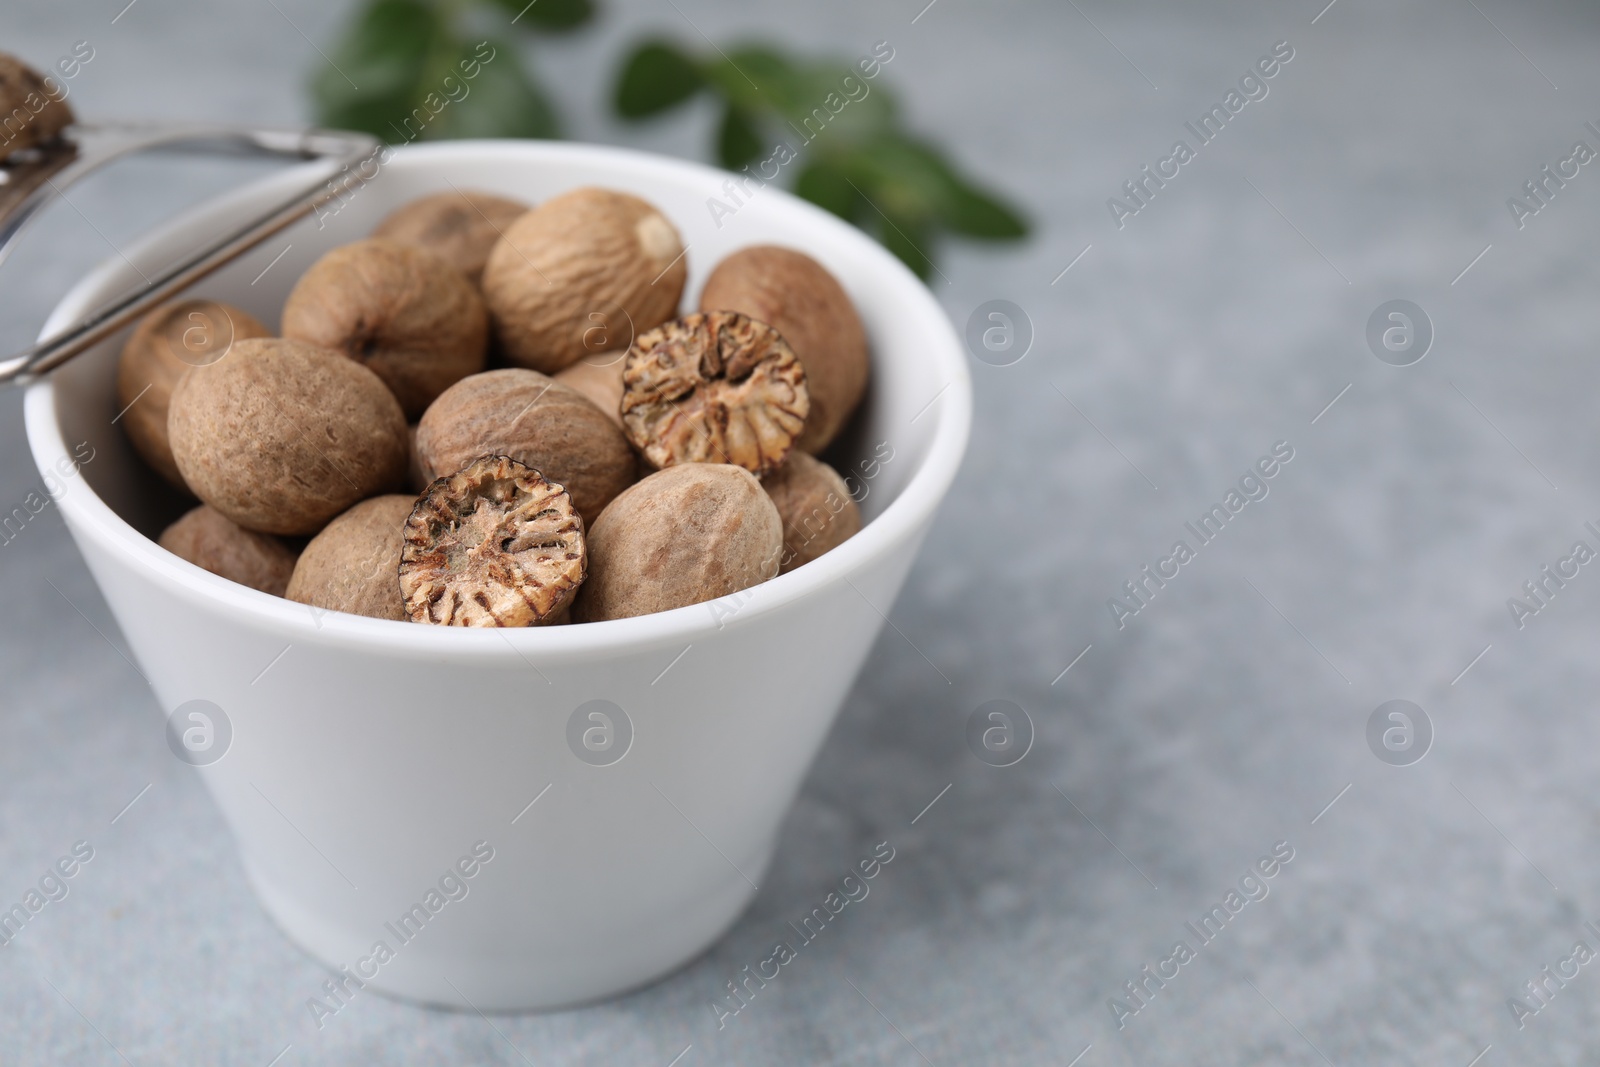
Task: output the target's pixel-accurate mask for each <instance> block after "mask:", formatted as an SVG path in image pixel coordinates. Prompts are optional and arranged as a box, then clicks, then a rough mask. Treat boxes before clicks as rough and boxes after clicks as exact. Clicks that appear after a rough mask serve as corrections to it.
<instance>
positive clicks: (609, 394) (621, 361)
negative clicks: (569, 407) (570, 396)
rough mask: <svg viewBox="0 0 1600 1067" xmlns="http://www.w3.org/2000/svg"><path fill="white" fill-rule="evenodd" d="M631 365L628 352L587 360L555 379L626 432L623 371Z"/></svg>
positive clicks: (592, 357)
mask: <svg viewBox="0 0 1600 1067" xmlns="http://www.w3.org/2000/svg"><path fill="white" fill-rule="evenodd" d="M627 364H628V350H627V349H626V348H624V349H621V350H620V351H617V352H605V353H602V354H601V355H598V356H584V357H583V358H582V359H580V360H578V362H576V363H574V364H573V365H572V366H570V367H568V368H567V369H565V370H563V371H559V372H557V373H556V375H555V379H556V381H558V382H560V383H561V384H562V385H566V386H571V387H572V388H573V389H576V390H577V391H578V392H580V393H582V394H583V395H584V396H586V397H588V399H589V402H590V403H591V404H593V405H594V406H595V407H597V408H599V409H600V410H601V411H603V412H604V413H605V416H606V418H608V419H610V420H611V421H612V422H614V423H616V425H617V429H619V430H620V429H622V371H623V369H624V368H625V367H626V366H627Z"/></svg>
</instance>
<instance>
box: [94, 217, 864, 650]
mask: <svg viewBox="0 0 1600 1067" xmlns="http://www.w3.org/2000/svg"><path fill="white" fill-rule="evenodd" d="M685 251H686V250H685V248H684V246H683V243H682V240H681V238H680V237H679V235H678V231H677V230H676V228H674V226H673V225H672V223H671V222H669V221H668V220H667V218H666V217H665V216H664V215H662V214H661V212H660V211H658V210H656V209H655V208H654V207H653V206H651V205H650V204H649V203H646V202H645V201H644V200H641V199H639V198H638V197H636V196H632V195H629V194H627V193H622V192H616V191H612V190H608V189H599V188H582V189H575V190H573V191H571V192H568V193H565V194H563V195H561V196H558V197H556V198H554V199H552V200H549V201H547V202H545V203H543V204H540V205H539V206H537V207H533V208H530V207H529V206H528V205H526V204H522V203H518V202H516V201H513V200H508V199H506V198H504V197H500V196H493V195H488V194H485V193H476V192H462V191H452V192H448V193H440V194H438V195H434V196H428V197H424V198H422V199H420V200H416V201H413V202H411V203H408V204H406V205H404V206H402V207H401V208H399V209H398V210H396V211H394V212H393V213H392V214H390V215H389V216H388V217H387V218H385V219H384V220H383V222H382V223H380V224H379V226H378V227H377V229H376V230H375V231H373V235H372V236H371V237H370V238H368V239H366V240H362V241H357V242H356V243H354V244H349V245H344V246H342V247H339V248H335V249H333V250H332V251H330V252H328V253H327V254H326V255H324V256H323V257H322V258H321V259H319V260H317V262H316V263H315V264H313V265H312V266H311V268H310V269H309V270H307V271H306V273H305V274H304V275H303V276H302V277H301V278H300V279H299V280H298V282H297V283H296V284H295V286H294V288H293V290H292V291H291V292H290V294H289V298H288V301H287V303H286V304H285V305H284V308H283V316H282V336H281V337H273V336H271V331H270V330H268V329H267V327H266V326H265V325H263V324H262V323H261V322H260V321H258V320H257V319H255V318H253V317H252V316H251V315H249V314H248V313H246V312H244V311H242V310H240V309H239V308H235V307H230V306H227V305H224V304H221V303H217V302H215V301H210V300H202V299H191V300H183V301H179V302H177V303H174V304H170V305H167V306H165V307H162V308H160V309H158V310H156V311H155V312H153V313H151V314H150V315H149V316H148V317H146V318H145V319H144V321H143V322H142V323H140V325H139V326H138V327H137V328H136V329H135V330H134V331H133V333H132V335H131V337H130V338H129V340H128V342H127V344H126V346H125V347H124V349H123V352H122V358H121V363H120V366H119V371H118V378H117V393H118V398H119V406H121V407H123V408H124V409H125V411H124V414H123V416H122V418H121V421H122V423H123V425H124V427H125V428H126V430H127V434H128V437H129V439H130V440H131V441H132V443H133V445H134V447H135V449H136V450H137V451H138V452H139V454H140V455H141V456H143V457H144V459H145V460H146V461H147V462H148V463H149V464H150V466H151V467H153V468H154V469H155V470H156V471H158V472H159V473H160V474H161V475H163V476H164V477H165V478H166V479H167V480H168V481H170V482H172V483H173V484H174V485H176V486H179V487H181V488H183V489H186V490H187V491H189V492H190V493H192V494H193V495H194V496H195V497H197V498H199V500H200V501H201V504H200V506H198V507H196V508H194V509H193V510H192V511H190V512H188V513H187V514H186V515H184V516H183V517H182V518H180V519H179V520H178V521H177V522H175V523H173V524H172V525H171V526H170V527H168V528H167V529H166V531H165V532H164V533H163V534H162V535H161V539H160V543H161V545H162V546H163V547H164V548H166V549H168V550H169V551H171V552H173V553H175V554H177V555H178V556H181V557H182V558H183V559H186V560H188V561H189V562H191V563H194V564H196V565H198V566H200V567H203V568H205V569H206V570H208V571H211V572H212V573H214V574H219V575H221V576H222V577H224V578H228V579H231V580H233V581H236V582H240V583H242V584H244V585H247V586H250V587H252V588H255V589H259V590H262V591H264V592H268V593H273V594H276V595H279V596H286V597H288V598H289V599H290V600H295V601H299V602H301V603H304V604H309V605H312V606H313V607H316V608H318V609H326V610H331V611H344V612H351V613H354V614H358V615H368V616H372V617H375V618H381V619H396V620H410V621H413V622H424V623H436V624H442V625H451V626H536V625H541V624H547V623H561V622H568V621H572V622H591V621H599V620H603V619H617V618H625V617H628V616H633V615H643V614H647V613H649V612H655V611H666V610H669V609H671V608H676V607H682V606H684V605H688V604H696V603H700V602H703V601H708V600H713V599H716V598H718V597H723V596H727V595H729V594H731V593H736V592H738V591H739V590H742V589H746V588H748V587H750V586H752V585H755V584H757V583H758V582H762V581H765V580H767V579H768V578H771V577H773V576H774V575H776V574H778V573H780V572H782V571H788V570H792V569H794V568H795V567H799V566H801V565H803V564H805V563H807V562H809V561H810V560H813V559H815V558H816V557H817V556H819V555H821V554H822V553H824V552H826V551H827V550H828V549H830V548H833V547H834V546H836V545H838V544H839V543H841V542H842V541H844V540H845V539H846V538H848V537H850V536H851V535H852V534H854V533H855V532H856V531H857V530H858V529H859V528H860V525H861V516H860V512H859V510H858V508H857V506H856V502H855V501H854V500H853V499H852V498H851V494H850V492H849V490H848V489H847V488H846V486H845V483H844V480H843V479H842V478H840V476H839V475H838V473H836V472H835V471H834V470H833V469H832V468H831V467H829V466H828V465H827V464H825V463H823V462H822V461H820V460H817V459H815V458H813V457H814V456H815V454H816V453H818V452H820V451H821V450H822V449H824V448H825V447H826V446H827V445H828V444H829V442H830V441H832V440H833V438H834V436H835V434H837V433H838V431H839V429H840V427H841V426H842V425H843V424H844V422H845V421H846V420H847V419H848V418H849V417H850V415H851V413H852V412H853V411H854V410H855V407H856V405H857V403H858V402H859V401H860V400H861V397H862V394H863V392H864V391H865V389H866V385H867V377H868V356H867V341H866V334H865V332H864V331H863V329H862V325H861V320H860V318H859V316H858V315H857V313H856V310H855V308H854V306H853V305H852V304H851V302H850V298H849V297H848V296H847V295H846V294H845V291H844V289H843V288H842V287H841V286H840V285H839V283H838V281H837V280H836V279H834V277H833V276H832V275H830V274H829V273H828V271H827V270H825V269H824V268H823V267H822V266H821V265H820V264H818V263H817V262H816V261H815V260H813V259H811V258H810V257H809V256H806V255H804V254H803V253H801V252H798V251H794V250H792V249H787V248H780V247H776V246H771V245H763V246H754V247H749V248H744V249H742V250H740V251H737V252H735V253H733V254H732V255H730V256H728V257H727V258H726V259H724V260H723V261H722V262H721V263H719V264H718V265H717V267H716V268H715V270H713V271H712V273H711V276H710V278H709V279H708V280H707V282H706V284H705V286H704V290H703V292H702V293H701V296H700V310H699V311H697V312H694V313H691V314H686V315H683V316H681V317H675V316H678V312H679V302H680V300H681V299H682V296H683V288H684V283H685V280H686V278H687V276H688V270H687V266H686V264H685V258H686V256H685ZM624 346H625V347H624ZM490 367H493V368H494V369H486V368H490ZM307 538H309V541H308V540H307Z"/></svg>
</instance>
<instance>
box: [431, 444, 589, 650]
mask: <svg viewBox="0 0 1600 1067" xmlns="http://www.w3.org/2000/svg"><path fill="white" fill-rule="evenodd" d="M587 563H588V552H587V549H586V547H585V545H584V537H583V520H581V519H580V518H578V513H577V512H576V511H575V510H573V507H572V500H571V498H570V497H568V496H567V491H566V490H565V489H563V488H562V487H561V486H559V485H555V484H553V483H551V482H549V481H546V480H545V477H544V476H543V475H542V474H540V473H539V472H538V471H536V470H534V469H533V468H532V467H529V466H527V465H526V464H523V463H518V462H517V461H516V460H514V459H509V458H507V457H505V456H484V457H482V458H480V459H476V460H473V461H472V462H471V463H469V464H467V465H466V466H465V467H463V468H462V469H461V470H459V471H457V472H456V473H454V474H452V475H450V476H449V477H446V478H440V479H439V480H438V481H436V482H434V483H433V484H432V485H430V486H429V487H428V489H427V491H426V492H424V493H423V494H422V497H421V498H420V499H419V500H418V501H417V506H416V508H415V509H414V510H413V511H412V512H411V517H410V518H409V519H407V520H406V528H405V546H404V548H402V549H401V553H400V592H401V594H402V595H403V596H404V597H405V606H406V613H407V614H408V615H410V616H411V619H412V621H414V622H427V623H434V624H437V625H440V626H537V625H539V624H541V623H546V622H552V621H555V619H556V617H557V616H558V615H560V613H561V612H562V609H564V608H565V607H566V606H567V604H568V603H569V602H570V601H571V600H572V597H573V594H574V593H575V592H576V591H577V588H578V586H579V584H581V583H582V582H583V578H584V571H585V567H586V566H587Z"/></svg>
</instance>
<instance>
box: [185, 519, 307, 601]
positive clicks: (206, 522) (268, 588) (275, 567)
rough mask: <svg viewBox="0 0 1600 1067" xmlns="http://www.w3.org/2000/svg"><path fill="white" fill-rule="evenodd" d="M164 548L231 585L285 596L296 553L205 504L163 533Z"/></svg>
mask: <svg viewBox="0 0 1600 1067" xmlns="http://www.w3.org/2000/svg"><path fill="white" fill-rule="evenodd" d="M157 543H158V544H160V545H161V547H162V548H164V549H166V550H167V551H168V552H171V553H172V554H173V555H175V556H177V557H179V558H180V559H186V560H188V561H189V562H190V563H193V564H194V565H195V566H196V567H201V568H203V569H205V570H208V571H210V572H211V573H212V574H216V575H220V576H221V577H223V578H226V579H228V580H229V581H231V582H238V583H239V584H240V585H247V586H249V587H250V588H251V589H259V590H260V591H261V592H263V593H271V594H272V595H273V596H283V591H284V589H285V588H286V587H287V586H288V584H289V576H290V575H291V574H292V573H293V572H294V568H295V559H294V552H293V550H291V549H290V548H289V546H288V545H286V544H284V543H283V542H282V541H280V540H278V539H277V538H276V537H273V536H271V535H270V534H262V533H256V532H254V531H252V530H245V529H242V528H240V527H238V526H235V525H234V524H233V523H231V522H229V521H228V520H227V519H226V518H224V517H223V516H222V515H221V514H220V513H219V512H217V511H216V510H215V509H213V508H209V507H207V506H206V505H204V504H201V505H200V506H199V507H197V508H195V509H194V510H192V511H190V512H188V513H186V514H185V515H184V516H183V517H182V518H181V519H179V520H178V521H177V522H175V523H173V524H172V525H171V526H168V527H167V528H166V529H165V530H163V531H162V532H161V539H160V540H159V541H158V542H157Z"/></svg>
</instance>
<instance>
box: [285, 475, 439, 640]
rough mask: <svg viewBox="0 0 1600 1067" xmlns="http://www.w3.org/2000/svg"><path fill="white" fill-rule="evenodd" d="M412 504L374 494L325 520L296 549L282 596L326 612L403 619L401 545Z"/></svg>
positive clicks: (402, 498)
mask: <svg viewBox="0 0 1600 1067" xmlns="http://www.w3.org/2000/svg"><path fill="white" fill-rule="evenodd" d="M416 503H417V501H416V498H415V497H410V496H399V495H389V496H375V497H373V498H372V499H371V500H363V501H362V502H361V503H359V504H357V505H356V506H355V507H353V508H351V509H350V510H349V511H346V512H345V513H344V514H343V515H340V516H339V517H338V518H336V519H334V520H333V521H332V522H330V523H328V525H327V526H325V527H323V530H322V532H321V533H319V534H317V536H315V537H313V538H312V539H311V543H310V544H309V545H307V546H306V547H305V551H303V552H301V553H300V561H299V562H298V563H296V564H295V568H294V575H293V576H292V577H291V578H290V579H289V586H288V589H287V590H286V591H285V592H284V594H283V595H284V596H286V597H288V598H289V599H290V600H293V601H295V602H296V603H299V604H309V605H311V606H312V607H314V608H323V609H325V610H327V611H344V612H348V613H349V614H351V615H366V616H368V617H369V618H373V619H396V620H399V621H404V620H405V618H406V609H405V601H404V599H403V598H402V597H401V596H400V549H401V546H402V544H403V543H404V537H405V526H406V519H408V518H409V517H410V516H411V509H412V508H413V507H415V506H416Z"/></svg>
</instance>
